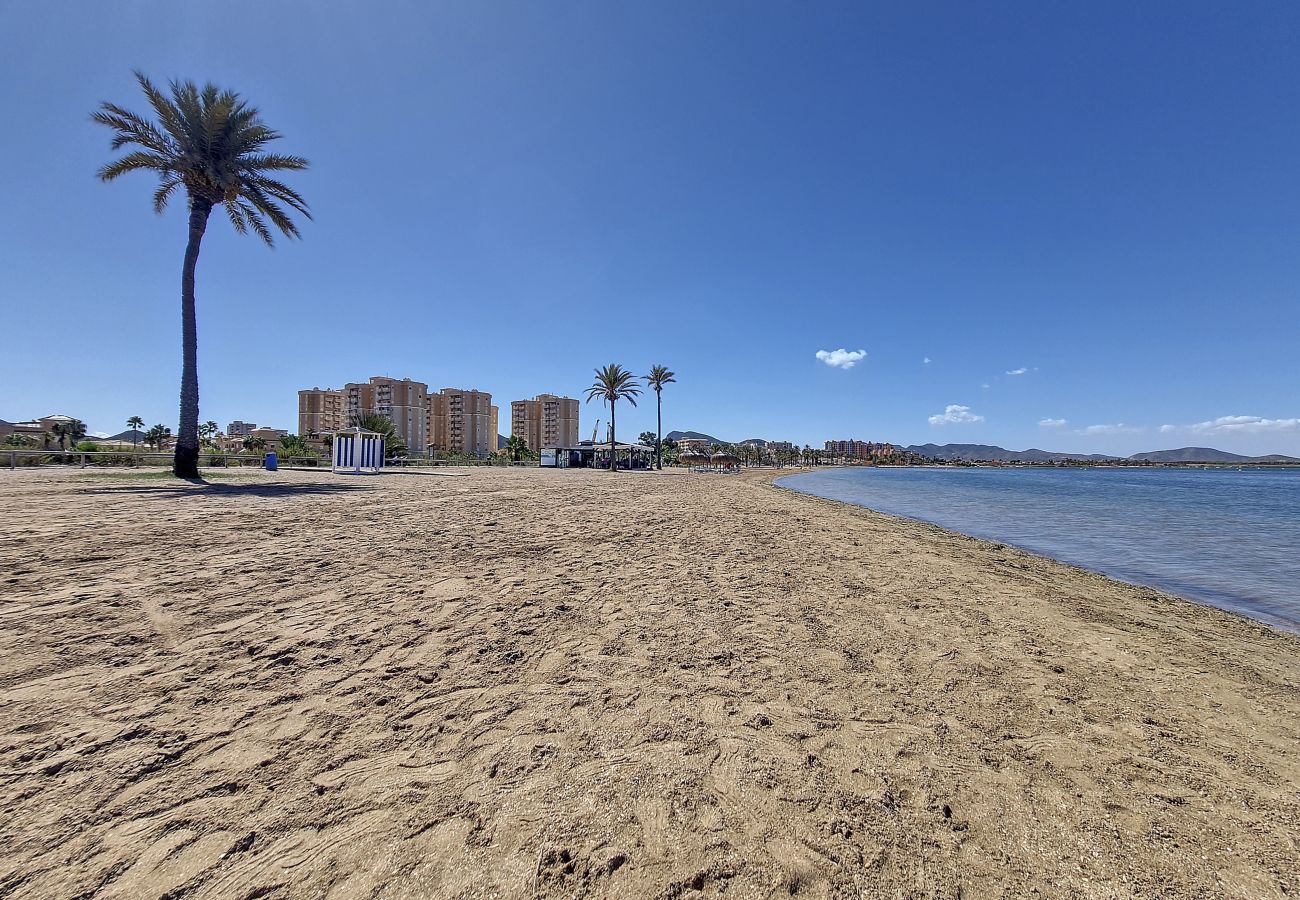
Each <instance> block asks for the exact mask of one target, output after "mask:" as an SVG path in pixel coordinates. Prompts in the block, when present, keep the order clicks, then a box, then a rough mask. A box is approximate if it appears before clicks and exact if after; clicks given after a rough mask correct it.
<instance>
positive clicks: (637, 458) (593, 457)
mask: <svg viewBox="0 0 1300 900" xmlns="http://www.w3.org/2000/svg"><path fill="white" fill-rule="evenodd" d="M615 454H616V458H617V460H618V467H619V468H620V469H649V468H650V467H651V466H653V465H654V455H655V451H654V448H653V447H647V446H646V445H645V444H624V443H622V442H620V443H618V444H616V445H615ZM539 465H540V466H541V467H542V468H547V469H608V468H609V441H603V442H600V441H597V442H596V443H592V442H591V441H582V442H581V443H579V444H578V445H577V446H576V447H543V448H542V451H541V459H540V460H539Z"/></svg>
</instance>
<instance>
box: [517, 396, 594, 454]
mask: <svg viewBox="0 0 1300 900" xmlns="http://www.w3.org/2000/svg"><path fill="white" fill-rule="evenodd" d="M578 409H579V406H578V401H577V400H574V399H573V398H571V397H557V396H556V395H554V394H538V395H537V396H536V397H534V398H533V399H532V400H515V401H514V402H512V403H511V404H510V434H511V436H513V437H520V438H523V439H524V441H525V442H527V444H528V449H529V450H531V451H533V452H534V453H537V452H539V451H540V450H541V449H542V448H543V447H576V446H578Z"/></svg>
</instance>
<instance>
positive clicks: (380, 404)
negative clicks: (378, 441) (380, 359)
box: [343, 375, 429, 455]
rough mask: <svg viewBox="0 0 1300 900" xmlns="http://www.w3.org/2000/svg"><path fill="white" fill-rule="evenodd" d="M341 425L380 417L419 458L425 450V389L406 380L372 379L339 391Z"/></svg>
mask: <svg viewBox="0 0 1300 900" xmlns="http://www.w3.org/2000/svg"><path fill="white" fill-rule="evenodd" d="M343 396H344V399H345V404H346V406H345V415H344V421H345V422H351V421H352V418H353V417H354V416H369V415H375V416H383V417H384V418H385V419H388V420H389V421H390V422H392V423H393V430H394V431H395V432H396V433H397V436H398V437H400V438H401V439H402V443H404V444H406V449H407V450H408V451H410V452H411V453H412V454H420V455H422V454H423V453H424V452H425V450H426V449H427V448H428V446H429V439H428V435H429V425H428V413H429V386H428V385H427V384H425V383H424V382H422V381H412V380H411V379H409V378H402V379H397V378H388V377H385V376H379V375H376V376H374V377H372V378H371V379H370V381H369V382H368V383H366V384H359V383H353V384H348V385H347V386H345V387H344V388H343Z"/></svg>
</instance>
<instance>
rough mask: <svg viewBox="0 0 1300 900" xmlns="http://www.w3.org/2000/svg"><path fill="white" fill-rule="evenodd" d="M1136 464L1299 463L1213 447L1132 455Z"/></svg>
mask: <svg viewBox="0 0 1300 900" xmlns="http://www.w3.org/2000/svg"><path fill="white" fill-rule="evenodd" d="M1129 459H1131V460H1135V461H1137V462H1158V463H1263V462H1273V463H1278V462H1300V459H1296V458H1295V457H1294V456H1281V455H1279V454H1277V453H1273V454H1270V455H1268V456H1242V455H1241V454H1240V453H1229V452H1227V451H1226V450H1215V449H1214V448H1213V447H1179V448H1178V449H1177V450H1152V451H1150V452H1149V453H1134V454H1133V455H1132V456H1130V457H1129Z"/></svg>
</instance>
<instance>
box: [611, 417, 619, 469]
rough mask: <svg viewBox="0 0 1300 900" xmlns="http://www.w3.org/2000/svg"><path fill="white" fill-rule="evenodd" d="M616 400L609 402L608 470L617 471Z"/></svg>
mask: <svg viewBox="0 0 1300 900" xmlns="http://www.w3.org/2000/svg"><path fill="white" fill-rule="evenodd" d="M617 402H618V401H617V400H613V399H611V400H610V401H609V470H610V471H611V472H617V471H618V438H617V437H615V434H614V404H615V403H617Z"/></svg>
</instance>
